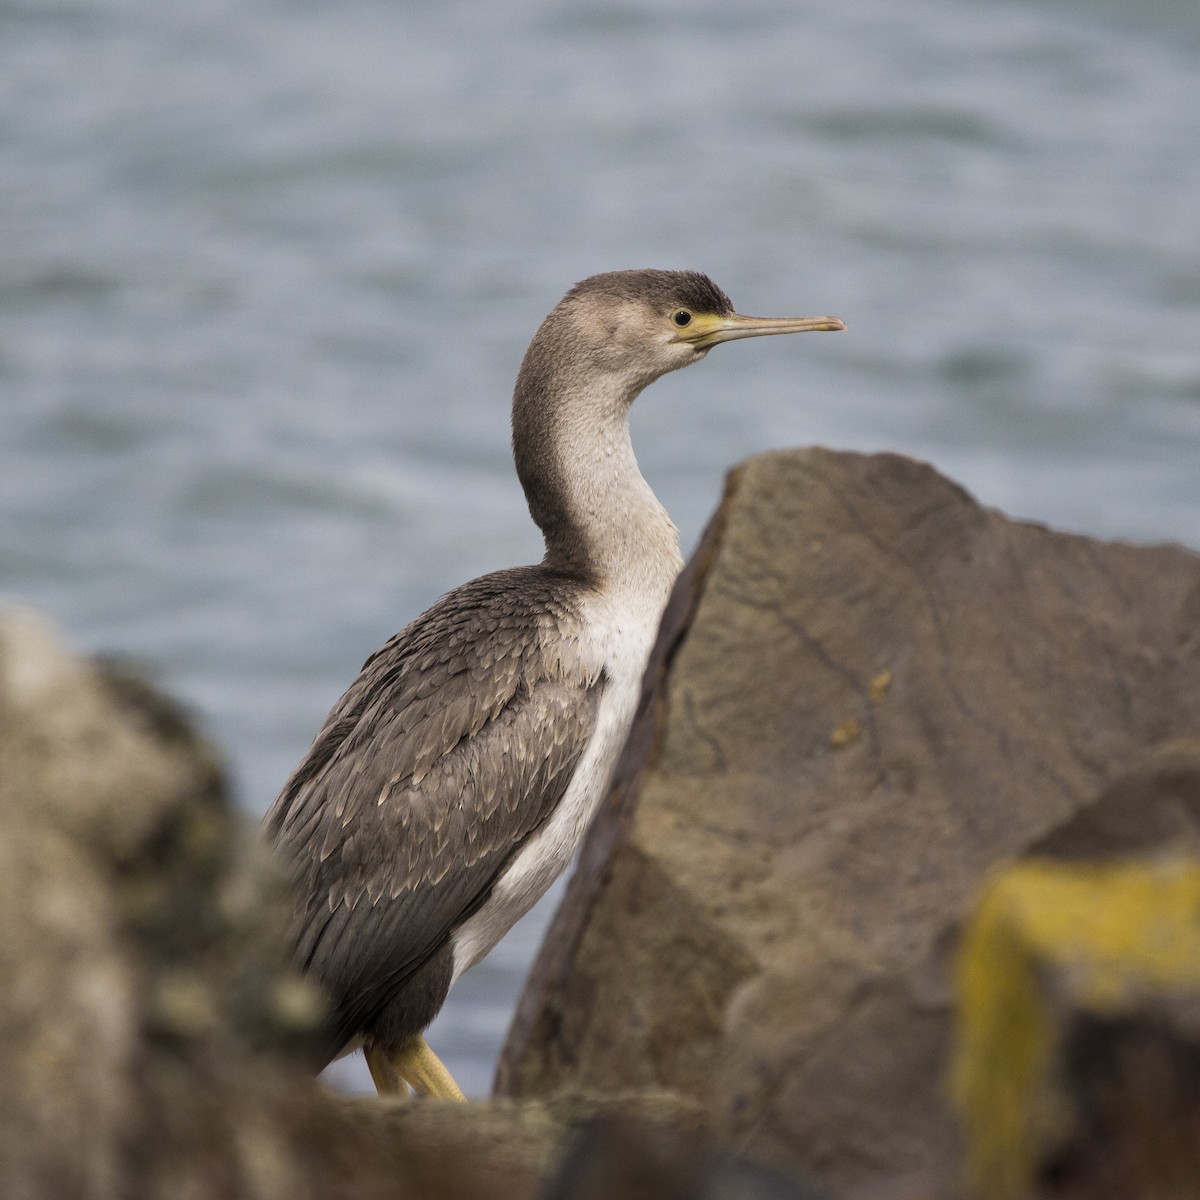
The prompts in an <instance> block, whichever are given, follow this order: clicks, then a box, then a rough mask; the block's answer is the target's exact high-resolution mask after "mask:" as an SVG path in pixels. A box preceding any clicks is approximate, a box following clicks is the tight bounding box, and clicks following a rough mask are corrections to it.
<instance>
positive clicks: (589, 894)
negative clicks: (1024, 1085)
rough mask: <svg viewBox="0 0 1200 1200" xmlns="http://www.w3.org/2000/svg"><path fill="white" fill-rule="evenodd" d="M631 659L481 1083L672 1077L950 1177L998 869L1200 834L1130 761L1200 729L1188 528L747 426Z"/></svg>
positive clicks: (808, 1160) (801, 1161) (753, 1118)
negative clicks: (617, 745) (984, 486)
mask: <svg viewBox="0 0 1200 1200" xmlns="http://www.w3.org/2000/svg"><path fill="white" fill-rule="evenodd" d="M651 678H652V679H653V680H654V685H653V687H652V689H651V690H650V691H649V692H648V694H647V696H646V697H645V698H644V701H643V709H642V712H641V714H640V716H639V721H638V724H637V726H636V727H635V731H634V735H633V737H632V738H631V741H630V745H629V747H628V748H627V751H626V755H625V757H624V759H623V761H622V764H621V767H620V768H619V778H618V781H617V785H616V788H615V793H614V796H613V797H612V801H613V802H612V803H611V804H610V806H609V807H608V808H607V809H606V810H605V812H604V813H603V814H602V816H601V818H600V820H599V821H598V823H597V825H596V826H595V827H594V828H593V830H592V832H591V835H590V836H589V840H588V843H587V845H586V846H585V849H584V852H583V856H582V859H581V863H580V868H579V870H578V872H577V874H576V876H575V877H574V879H573V880H572V883H571V885H570V887H569V889H568V893H567V896H566V898H565V900H564V903H563V905H562V907H561V909H560V912H559V914H558V915H557V917H556V919H555V922H554V925H553V926H552V928H551V931H550V933H549V935H548V937H547V939H546V942H545V945H544V947H543V951H542V953H541V956H540V958H539V960H538V962H537V964H536V965H535V968H534V972H533V975H532V977H531V980H530V983H529V986H528V988H527V991H526V994H525V996H524V998H523V1000H522V1003H521V1006H520V1009H519V1011H518V1016H517V1019H516V1021H515V1023H514V1027H513V1031H512V1034H511V1036H510V1039H509V1043H508V1045H507V1047H506V1050H505V1054H504V1057H503V1059H502V1062H501V1066H500V1071H499V1075H498V1081H497V1086H498V1090H499V1091H500V1092H501V1093H505V1094H510V1095H534V1094H539V1093H546V1092H550V1091H553V1090H555V1089H558V1088H563V1087H581V1088H584V1089H596V1090H599V1091H606V1090H617V1089H622V1088H629V1087H650V1086H654V1087H659V1088H662V1087H665V1088H669V1089H675V1090H677V1091H679V1092H681V1093H685V1094H687V1095H689V1096H691V1097H693V1098H696V1099H698V1100H699V1101H700V1102H701V1103H703V1104H704V1105H706V1106H707V1108H708V1110H709V1112H710V1114H711V1117H712V1120H713V1123H714V1125H715V1126H716V1127H717V1128H718V1129H719V1130H721V1131H722V1132H723V1134H724V1136H725V1138H726V1139H727V1141H728V1142H729V1143H731V1144H732V1145H733V1146H734V1147H735V1148H737V1149H738V1150H740V1151H742V1152H744V1153H746V1154H747V1155H748V1156H749V1157H750V1158H752V1159H756V1160H758V1161H760V1162H762V1163H765V1164H767V1165H770V1166H774V1167H778V1168H781V1169H783V1170H785V1171H788V1172H792V1173H795V1174H799V1175H802V1176H807V1177H809V1178H812V1179H816V1180H820V1181H822V1182H824V1183H825V1184H827V1185H832V1186H834V1187H838V1188H841V1187H846V1186H858V1185H861V1184H865V1183H869V1182H871V1181H872V1180H879V1179H883V1178H894V1177H896V1176H899V1175H902V1174H904V1173H906V1172H909V1173H911V1172H921V1171H930V1172H933V1173H935V1174H938V1173H941V1172H942V1171H944V1170H945V1169H946V1166H947V1164H948V1163H949V1162H950V1161H951V1160H952V1159H953V1156H954V1153H955V1149H954V1143H955V1133H954V1123H953V1121H952V1118H951V1116H950V1111H949V1105H948V1102H947V1100H946V1090H947V1071H948V1060H949V1043H950V1027H951V1017H950V1003H951V968H950V959H951V957H952V954H953V951H954V948H955V945H956V941H957V936H958V932H959V929H960V926H961V924H962V922H963V920H964V918H965V917H966V914H967V912H968V910H969V908H970V904H971V900H972V898H973V897H974V895H975V894H976V891H977V889H978V887H979V885H980V883H981V881H982V880H983V879H984V877H985V876H986V874H987V872H988V870H989V868H990V867H992V866H993V864H996V863H998V862H1000V861H1003V860H1005V859H1009V858H1012V857H1015V856H1020V855H1023V854H1025V853H1027V852H1029V851H1031V850H1034V849H1037V850H1041V851H1042V852H1046V853H1055V854H1059V855H1063V856H1069V855H1070V854H1071V853H1072V839H1073V838H1075V837H1078V838H1079V839H1085V838H1087V839H1091V845H1092V846H1098V845H1105V846H1116V847H1120V846H1121V845H1122V834H1121V829H1122V827H1123V826H1124V827H1125V828H1128V827H1129V826H1130V825H1131V824H1132V825H1134V826H1136V827H1137V828H1138V829H1139V830H1141V831H1142V833H1143V836H1142V843H1143V844H1142V845H1140V846H1139V847H1138V849H1139V850H1140V851H1142V852H1145V851H1146V850H1147V849H1157V848H1159V847H1164V846H1165V847H1170V846H1174V845H1184V844H1187V843H1189V842H1190V843H1191V845H1195V844H1196V839H1197V837H1198V836H1200V834H1198V831H1200V805H1196V804H1194V803H1191V802H1189V801H1187V800H1186V799H1180V793H1179V787H1178V786H1176V785H1174V784H1172V783H1171V782H1170V779H1171V778H1175V777H1177V776H1178V775H1179V773H1178V771H1177V772H1176V775H1175V776H1171V771H1170V770H1169V769H1168V770H1166V774H1164V773H1163V767H1162V761H1161V760H1159V759H1155V760H1154V761H1155V762H1157V763H1158V765H1157V766H1151V767H1145V768H1144V769H1143V768H1141V767H1139V766H1138V764H1141V763H1145V762H1146V761H1147V757H1146V756H1147V754H1148V753H1150V752H1152V751H1153V749H1154V748H1155V747H1158V746H1161V745H1163V744H1165V743H1167V742H1168V741H1169V740H1170V739H1172V738H1178V737H1182V736H1185V735H1187V734H1190V733H1194V731H1195V730H1196V729H1198V728H1200V557H1197V556H1196V555H1194V554H1191V553H1189V552H1187V551H1185V550H1183V549H1181V548H1179V547H1173V546H1161V547H1148V548H1134V547H1130V546H1125V545H1120V544H1102V543H1099V542H1096V541H1093V540H1090V539H1087V538H1082V537H1074V536H1068V535H1064V534H1058V533H1053V532H1050V531H1047V530H1045V529H1043V528H1040V527H1035V526H1032V525H1023V524H1017V523H1014V522H1011V521H1008V520H1006V519H1004V518H1003V517H1001V516H999V515H998V514H995V513H991V512H988V511H986V510H984V509H982V508H981V507H979V506H978V505H977V504H976V503H974V501H973V500H972V499H971V498H970V497H969V496H968V495H966V494H965V493H964V492H963V491H962V490H961V489H959V488H957V487H956V486H954V485H953V484H951V483H949V482H948V481H946V480H945V479H943V478H941V477H940V476H938V475H937V474H936V473H935V472H934V471H933V470H931V469H930V468H928V467H925V466H922V465H920V464H917V463H914V462H912V461H909V460H906V459H903V458H899V457H896V456H891V455H882V456H875V457H862V456H857V455H841V454H833V453H830V452H827V451H820V450H810V451H804V452H795V453H788V454H777V455H769V456H764V457H761V458H758V459H754V460H752V461H751V462H749V463H748V464H746V465H745V466H744V467H743V468H742V469H741V470H739V471H738V472H737V473H735V475H734V476H732V477H731V481H730V485H729V488H728V490H727V495H726V498H725V501H724V503H723V505H722V507H721V509H720V511H719V513H718V514H717V517H716V518H715V519H714V522H713V524H712V526H711V527H710V530H709V532H708V534H707V535H706V537H705V540H704V542H703V544H702V545H701V547H700V549H699V550H698V552H697V554H696V556H695V558H694V559H693V562H692V563H691V564H690V566H689V568H688V570H687V572H685V575H684V578H683V579H682V580H681V582H680V586H679V587H678V588H677V591H676V594H675V597H674V598H673V600H672V605H671V608H670V609H669V611H668V616H667V619H666V622H665V624H664V629H663V632H662V635H661V637H660V642H659V646H658V648H657V650H656V660H655V662H654V663H652V667H651ZM1180 753H1182V751H1180ZM1168 757H1169V755H1168ZM1139 770H1140V771H1141V775H1140V776H1139V775H1138V771H1139ZM1130 771H1132V772H1133V774H1132V775H1130V776H1128V779H1127V780H1126V783H1125V784H1119V783H1118V778H1119V777H1120V776H1122V775H1123V774H1126V773H1127V772H1130ZM1184 774H1186V771H1185V772H1184ZM1138 778H1141V779H1142V781H1143V784H1145V786H1143V785H1142V784H1139V783H1138V782H1137V779H1138ZM1130 780H1132V781H1133V782H1130ZM1155 780H1156V781H1157V782H1154V781H1155ZM1147 781H1149V782H1147ZM1180 786H1182V785H1180ZM1123 787H1124V788H1125V791H1124V792H1123V791H1122V788H1123ZM1114 789H1115V790H1114ZM1156 789H1157V790H1156ZM1173 789H1174V790H1173ZM1114 794H1115V795H1117V797H1118V798H1117V799H1116V800H1114V799H1113V796H1114ZM1155 796H1157V797H1158V799H1155V798H1154V797H1155ZM1139 805H1141V806H1142V807H1143V815H1142V819H1140V820H1139V819H1134V820H1133V821H1132V822H1131V821H1130V818H1129V816H1128V811H1129V806H1132V807H1134V808H1136V807H1137V806H1139ZM1114 809H1115V810H1116V811H1115V812H1114ZM1167 810H1170V811H1169V812H1168V811H1167ZM1082 852H1084V853H1088V852H1090V851H1082Z"/></svg>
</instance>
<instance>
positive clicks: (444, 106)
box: [0, 0, 1200, 1093]
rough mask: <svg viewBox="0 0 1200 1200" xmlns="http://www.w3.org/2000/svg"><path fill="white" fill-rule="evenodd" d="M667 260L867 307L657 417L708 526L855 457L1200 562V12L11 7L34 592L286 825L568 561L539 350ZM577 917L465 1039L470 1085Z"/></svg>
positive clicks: (1147, 7)
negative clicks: (421, 661)
mask: <svg viewBox="0 0 1200 1200" xmlns="http://www.w3.org/2000/svg"><path fill="white" fill-rule="evenodd" d="M651 265H654V266H688V267H696V268H700V269H703V270H706V271H708V272H710V273H711V274H712V275H713V276H714V277H715V278H716V279H717V281H718V282H719V283H721V284H722V285H723V286H724V287H725V288H726V290H728V291H729V292H730V293H731V294H732V296H733V299H734V301H735V303H737V305H738V306H739V308H741V309H742V310H743V311H747V312H751V313H763V314H786V313H794V314H808V313H826V312H830V313H835V314H837V315H839V316H841V317H843V318H844V319H845V320H846V321H847V323H848V324H849V326H850V332H849V333H848V334H846V335H843V336H832V335H818V336H813V337H804V338H794V339H792V338H785V339H778V340H776V339H771V340H768V341H763V342H754V343H744V344H739V345H734V346H728V347H721V348H719V349H718V350H717V351H715V352H714V353H713V355H712V356H711V357H710V358H709V360H708V361H707V362H705V363H704V364H703V365H701V366H698V367H696V368H694V369H692V370H690V371H686V372H683V373H681V374H678V375H675V376H671V377H669V378H667V379H665V380H663V381H662V382H661V383H659V384H657V385H655V386H654V388H653V389H652V390H651V391H650V392H648V393H647V394H646V396H644V397H643V398H642V400H641V401H640V404H639V407H638V409H637V411H636V413H635V430H634V434H635V440H636V443H637V446H638V449H639V453H640V457H641V460H642V463H643V467H644V469H645V472H646V474H647V476H648V477H649V478H650V480H651V482H652V483H653V484H654V486H655V487H656V489H657V491H658V493H659V495H660V496H661V497H662V499H663V500H664V501H665V502H666V503H667V505H668V507H669V508H670V510H671V511H672V513H673V515H674V516H675V518H676V521H677V522H678V524H679V526H680V528H681V530H682V533H683V538H684V544H685V548H686V547H688V546H689V545H690V544H692V543H693V542H694V540H695V538H696V536H697V534H698V533H699V531H700V529H701V528H702V527H703V524H704V521H705V519H706V517H707V515H708V514H709V512H710V511H711V509H712V507H713V505H714V503H715V501H716V499H717V497H718V495H719V492H720V487H721V480H722V474H723V471H724V469H725V467H726V466H727V465H728V464H731V463H733V462H735V461H736V460H738V459H740V458H742V457H744V456H745V455H747V454H749V453H751V452H754V451H758V450H763V449H767V448H772V447H779V446H790V445H797V444H803V443H808V442H822V443H826V444H829V445H833V446H838V447H852V448H859V449H879V448H887V449H898V450H902V451H906V452H908V453H911V454H915V455H919V456H921V457H924V458H927V459H930V460H932V461H933V462H934V463H936V464H937V465H938V466H939V467H940V468H941V469H942V470H944V471H946V472H947V473H949V474H950V475H952V476H954V477H955V478H957V479H958V480H960V481H961V482H963V483H964V484H966V485H967V486H968V487H969V488H970V489H971V490H972V491H974V493H975V494H976V495H977V496H979V497H980V498H981V499H982V500H984V501H985V502H987V503H989V504H993V505H996V506H999V507H1000V508H1002V509H1005V510H1006V511H1008V512H1010V513H1013V514H1016V515H1019V516H1023V517H1031V518H1035V519H1038V520H1042V521H1047V522H1050V523H1052V524H1055V525H1059V526H1063V527H1067V528H1071V529H1077V530H1083V531H1086V532H1090V533H1095V534H1100V535H1104V536H1115V537H1123V538H1131V539H1136V540H1156V539H1176V540H1180V541H1183V542H1185V543H1188V544H1190V545H1192V546H1200V467H1198V460H1200V338H1198V334H1200V7H1198V6H1197V5H1196V3H1195V0H1159V2H1157V3H1148V2H1147V0H1057V2H1051V3H1047V2H1046V0H986V2H985V0H904V2H902V3H897V0H846V2H844V3H840V4H816V3H807V2H801V0H737V2H736V3H730V2H729V0H720V2H718V0H696V2H691V3H685V2H684V0H625V2H623V3H620V2H613V3H584V2H581V3H569V2H567V0H558V2H555V0H438V2H437V3H433V2H423V3H417V2H413V3H408V4H403V3H398V2H395V0H392V2H385V0H348V2H345V3H339V4H335V5H330V4H315V3H311V2H309V0H274V2H265V3H255V4H245V3H242V2H241V0H236V2H235V0H198V2H196V3H192V4H184V5H164V4H156V3H152V2H151V0H0V430H2V433H0V522H2V524H0V588H2V589H3V592H4V593H5V594H6V595H7V596H8V597H10V598H17V599H20V600H23V601H26V602H29V603H32V604H34V605H36V606H37V607H39V608H41V609H43V610H47V611H49V612H50V613H51V614H52V615H53V616H54V617H55V618H56V619H57V620H58V621H59V622H60V623H61V625H62V626H63V627H64V628H65V630H66V631H67V634H68V636H69V637H70V639H71V640H72V641H73V642H74V643H75V644H76V645H77V646H79V647H81V648H85V649H95V650H103V651H106V652H116V653H120V654H123V655H126V656H128V657H131V658H133V659H135V660H138V661H140V662H142V663H144V664H147V665H148V666H149V667H150V668H151V669H152V670H153V672H154V673H155V675H156V676H157V678H158V679H159V680H160V681H161V682H162V683H163V684H165V685H166V686H167V687H168V688H169V689H170V690H172V691H173V692H175V693H176V694H178V695H179V696H181V697H182V698H183V699H184V700H185V702H186V703H187V704H188V705H189V706H190V707H191V708H192V709H193V710H194V711H195V712H196V713H197V714H199V716H200V717H201V719H202V720H203V722H204V723H205V724H206V725H207V727H208V728H209V729H210V730H211V731H212V733H213V734H215V735H216V737H217V738H219V739H220V741H221V743H222V744H223V745H224V746H225V747H226V749H227V751H228V754H229V756H230V758H231V762H232V768H233V772H234V776H235V780H236V784H237V788H238V793H239V796H240V798H241V800H242V802H243V803H244V805H245V807H246V808H247V809H248V810H250V811H251V812H253V813H255V814H257V813H259V812H261V811H262V810H263V809H264V808H265V807H266V805H267V804H268V803H269V801H270V799H271V797H272V796H273V795H274V793H275V791H276V789H277V788H278V786H279V784H280V782H281V781H282V779H283V778H284V776H285V775H286V773H287V771H288V770H289V769H290V767H291V766H292V765H293V764H294V762H295V761H296V759H297V758H298V757H299V756H300V754H301V753H302V752H303V750H304V748H305V746H306V745H307V743H308V740H309V738H310V737H311V735H312V734H313V732H314V730H315V729H316V727H317V725H318V724H319V722H320V721H321V719H322V717H323V716H324V714H325V712H326V710H327V709H328V707H329V705H330V704H331V703H332V702H333V700H334V699H335V698H336V697H337V695H338V694H339V692H340V691H341V689H342V688H343V687H344V686H345V684H346V683H347V682H348V681H349V680H350V678H351V677H352V676H353V674H354V673H355V671H356V670H357V668H358V666H359V664H360V663H361V661H362V659H363V658H364V657H365V656H366V655H367V653H368V652H369V651H371V650H372V649H373V648H374V647H375V646H376V645H378V644H379V643H380V642H382V641H383V640H384V639H385V638H386V637H387V636H388V635H389V634H390V633H392V632H393V631H394V630H395V629H397V628H399V627H400V626H401V625H403V624H404V623H405V622H406V621H407V620H408V618H409V617H411V616H413V615H414V614H415V613H416V612H418V611H419V610H420V609H421V608H423V607H424V606H426V605H427V604H428V603H429V602H430V601H432V600H433V599H434V598H435V597H436V596H437V595H439V594H440V593H441V592H443V591H444V590H446V589H447V588H449V587H451V586H453V585H454V584H456V583H459V582H461V581H462V580H464V579H466V578H468V577H470V576H472V575H476V574H479V573H481V572H482V571H485V570H488V569H491V568H493V567H497V566H500V565H506V564H510V563H514V562H521V561H530V560H533V559H536V558H537V557H538V554H539V545H538V541H537V538H536V534H535V530H534V529H533V527H532V525H531V524H530V523H529V520H528V517H527V514H526V512H525V508H524V504H523V501H522V497H521V495H520V492H519V490H518V488H517V485H516V483H515V480H514V478H513V476H512V472H511V467H510V463H509V457H508V446H507V438H508V431H507V406H508V397H509V392H510V388H511V383H512V378H513V376H514V374H515V371H516V367H517V364H518V362H519V360H520V356H521V353H522V351H523V349H524V346H525V344H526V342H527V340H528V338H529V336H530V334H531V333H532V331H533V329H534V328H535V327H536V325H537V323H538V321H539V320H540V319H541V317H542V316H543V315H544V313H545V312H546V310H547V309H549V307H550V306H551V305H552V304H553V303H554V302H555V301H556V300H557V299H558V297H559V296H560V294H561V293H562V291H563V290H564V289H565V288H566V287H567V286H568V285H569V284H570V283H572V282H573V281H574V280H576V279H579V278H581V277H582V276H584V275H588V274H591V273H592V272H594V271H598V270H606V269H612V268H617V267H629V266H651ZM546 916H547V911H546V907H545V905H543V907H542V908H541V909H540V910H539V912H538V913H536V914H535V915H534V916H533V917H531V918H530V920H528V921H527V922H526V923H525V924H524V925H523V926H522V927H519V928H518V930H517V931H516V932H515V933H514V935H513V936H512V937H511V938H510V939H509V940H508V941H507V942H505V943H504V944H503V945H502V946H501V947H500V949H499V950H497V952H496V953H495V954H494V955H493V956H492V958H491V959H489V960H488V961H487V962H486V963H485V964H483V965H482V966H481V967H480V968H478V969H477V970H476V971H475V972H473V973H472V974H471V975H469V976H468V977H467V978H466V979H465V980H464V981H463V983H462V984H461V985H460V987H459V988H458V989H457V991H456V993H455V995H454V996H453V997H452V998H451V1001H450V1003H449V1004H448V1006H447V1008H446V1010H445V1012H444V1013H443V1015H442V1017H441V1018H440V1019H439V1022H438V1023H437V1024H436V1025H435V1027H434V1029H433V1032H432V1035H431V1040H433V1042H434V1044H435V1045H436V1046H437V1047H438V1049H439V1050H441V1051H442V1052H443V1053H444V1057H445V1058H446V1059H447V1061H448V1063H449V1065H450V1067H451V1069H452V1070H453V1071H454V1072H455V1073H456V1074H457V1075H458V1076H459V1078H460V1079H461V1080H462V1082H463V1083H464V1085H465V1086H466V1087H467V1089H468V1091H471V1092H475V1093H480V1092H483V1091H484V1090H486V1088H487V1086H488V1083H489V1079H490V1074H491V1069H492V1063H493V1060H494V1058H495V1055H496V1052H497V1049H498V1047H499V1044H500V1042H501V1039H502V1037H503V1033H504V1030H505V1027H506V1024H507V1020H508V1015H509V1012H510V1010H511V1005H512V1003H513V1000H514V997H515V995H516V992H517V989H518V988H519V985H520V981H521V976H522V972H523V970H524V968H525V966H526V964H527V963H528V960H529V958H530V956H531V955H532V953H533V950H534V948H535V946H536V942H537V938H538V935H539V932H540V929H541V927H542V925H543V924H544V921H545V919H546ZM361 1079H362V1076H361V1075H358V1076H353V1077H352V1082H361Z"/></svg>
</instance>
